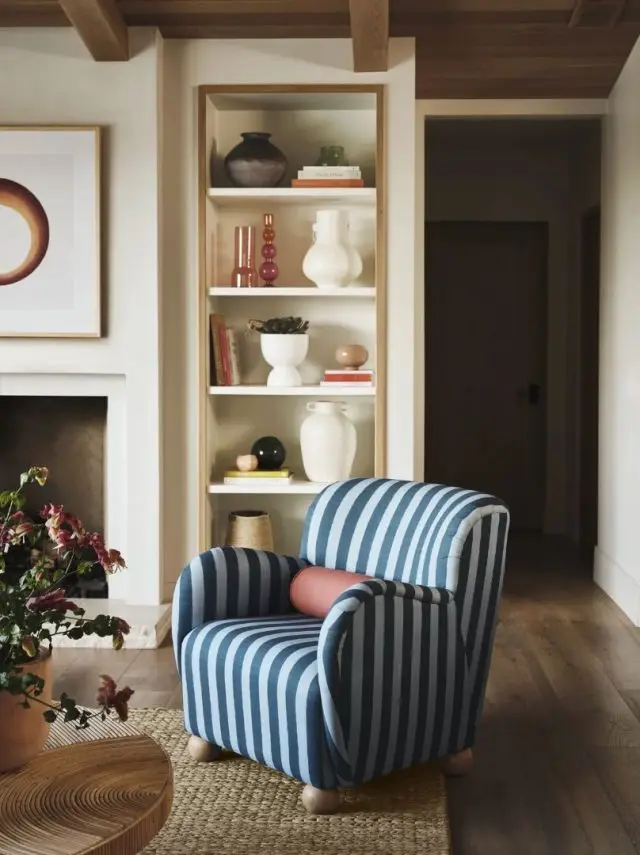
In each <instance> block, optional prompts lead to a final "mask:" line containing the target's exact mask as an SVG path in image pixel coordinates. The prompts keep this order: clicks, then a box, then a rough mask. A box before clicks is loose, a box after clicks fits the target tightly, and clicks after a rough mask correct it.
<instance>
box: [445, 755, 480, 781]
mask: <svg viewBox="0 0 640 855" xmlns="http://www.w3.org/2000/svg"><path fill="white" fill-rule="evenodd" d="M472 767H473V752H472V750H471V749H470V748H463V749H462V751H456V752H455V753H454V754H447V755H446V756H445V757H443V758H442V759H441V760H440V768H441V769H442V772H443V774H445V775H446V776H447V777H448V778H462V777H464V776H465V775H467V774H468V773H469V772H470V771H471V769H472Z"/></svg>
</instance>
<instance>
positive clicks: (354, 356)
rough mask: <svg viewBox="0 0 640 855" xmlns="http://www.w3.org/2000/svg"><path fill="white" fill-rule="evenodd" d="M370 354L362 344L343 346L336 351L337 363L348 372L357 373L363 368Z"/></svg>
mask: <svg viewBox="0 0 640 855" xmlns="http://www.w3.org/2000/svg"><path fill="white" fill-rule="evenodd" d="M368 358H369V352H368V351H367V349H366V347H363V346H362V345H361V344H341V345H340V346H339V347H338V349H337V350H336V362H337V363H338V365H340V366H341V367H342V368H344V369H346V370H348V371H357V370H358V369H360V368H362V366H363V365H364V364H365V362H366V361H367V359H368Z"/></svg>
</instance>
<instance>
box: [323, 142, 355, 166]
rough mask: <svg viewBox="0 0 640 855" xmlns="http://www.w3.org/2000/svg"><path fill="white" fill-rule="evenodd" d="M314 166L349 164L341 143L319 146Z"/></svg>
mask: <svg viewBox="0 0 640 855" xmlns="http://www.w3.org/2000/svg"><path fill="white" fill-rule="evenodd" d="M316 166H349V161H348V160H347V156H346V154H345V153H344V146H342V145H323V146H320V152H319V154H318V159H317V160H316Z"/></svg>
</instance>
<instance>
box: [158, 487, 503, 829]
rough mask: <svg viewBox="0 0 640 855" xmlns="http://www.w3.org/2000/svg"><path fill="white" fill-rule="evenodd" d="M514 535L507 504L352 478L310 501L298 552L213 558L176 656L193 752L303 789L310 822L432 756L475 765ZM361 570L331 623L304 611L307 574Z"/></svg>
mask: <svg viewBox="0 0 640 855" xmlns="http://www.w3.org/2000/svg"><path fill="white" fill-rule="evenodd" d="M508 526H509V514H508V512H507V509H506V508H505V507H504V505H503V504H501V503H500V502H499V501H498V500H497V499H495V498H493V497H492V496H488V495H485V494H482V493H476V492H472V491H469V490H461V489H458V488H454V487H442V486H437V485H429V484H419V483H413V482H410V481H398V480H392V479H386V478H355V479H351V480H349V481H344V482H339V483H336V484H332V485H330V486H329V487H327V488H325V489H324V490H323V491H322V492H321V493H320V494H319V495H318V497H317V498H316V499H315V501H314V502H313V504H312V505H311V507H310V509H309V511H308V513H307V517H306V521H305V525H304V532H303V535H302V543H301V546H300V557H298V558H291V557H284V556H280V555H277V554H275V553H272V552H262V551H258V550H253V549H235V548H231V547H216V548H215V549H211V550H209V551H208V552H204V553H203V554H202V555H200V556H199V557H198V558H195V559H194V560H193V561H192V562H191V564H189V565H188V566H187V567H185V569H184V570H183V571H182V573H181V575H180V578H179V580H178V585H177V587H176V591H175V595H174V604H173V645H174V649H175V655H176V661H177V663H178V668H179V671H180V674H181V678H182V693H183V702H184V717H185V727H186V729H187V731H188V732H189V733H190V734H192V736H191V739H190V741H189V750H190V753H191V754H192V756H193V757H194V758H195V759H198V760H212V759H215V758H216V757H217V756H218V755H219V753H220V747H223V748H227V749H230V750H231V751H234V752H236V753H238V754H241V755H244V756H246V757H250V758H252V759H254V760H257V761H258V762H260V763H264V764H265V765H267V766H270V767H272V768H273V769H278V770H280V771H282V772H284V773H285V774H287V775H291V776H293V777H294V778H297V779H298V780H300V781H302V782H304V783H305V784H306V785H307V786H306V787H305V788H304V791H303V803H304V804H305V806H306V807H307V809H308V810H310V811H312V812H317V813H320V812H329V811H331V810H335V809H336V808H337V807H338V804H339V798H338V795H337V788H338V787H352V786H355V785H358V784H360V783H362V782H364V781H368V780H370V779H372V778H376V777H378V776H381V775H385V774H387V773H389V772H392V771H394V770H396V769H402V768H405V767H408V766H412V765H414V764H417V763H423V762H425V761H427V760H432V759H435V758H440V759H442V761H443V768H444V770H445V772H449V773H451V774H455V773H461V772H463V771H465V769H466V767H467V766H468V765H469V764H470V760H471V751H470V749H471V746H472V745H473V743H474V739H475V733H476V726H477V724H478V719H479V717H480V713H481V709H482V703H483V696H484V689H485V684H486V680H487V674H488V670H489V662H490V657H491V648H492V642H493V634H494V629H495V624H496V614H497V607H498V600H499V597H500V592H501V588H502V580H503V575H504V560H505V550H506V543H507V532H508ZM310 564H312V565H320V566H323V567H327V568H331V569H341V570H348V571H351V572H353V574H354V580H353V586H352V587H351V588H349V589H348V590H347V591H346V592H345V593H343V594H342V595H340V596H339V597H338V599H337V600H336V601H335V603H334V604H333V606H332V607H331V609H330V611H329V614H328V615H327V617H326V618H325V619H324V620H319V619H316V618H310V617H305V616H304V615H301V614H299V613H296V612H294V610H293V608H292V606H291V604H290V601H289V586H290V582H291V580H292V578H293V576H294V575H295V574H296V573H297V572H298V570H300V569H301V568H303V567H305V566H307V565H310Z"/></svg>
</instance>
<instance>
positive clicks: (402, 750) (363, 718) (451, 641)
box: [318, 578, 468, 786]
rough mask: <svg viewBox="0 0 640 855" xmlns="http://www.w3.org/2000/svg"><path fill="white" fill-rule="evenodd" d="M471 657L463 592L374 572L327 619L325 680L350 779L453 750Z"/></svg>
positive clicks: (332, 742)
mask: <svg viewBox="0 0 640 855" xmlns="http://www.w3.org/2000/svg"><path fill="white" fill-rule="evenodd" d="M467 674H468V669H467V662H466V655H465V649H464V644H463V642H462V637H461V635H460V628H459V621H458V616H457V606H456V601H455V596H454V594H453V593H452V592H451V591H449V590H447V589H445V588H430V587H425V586H422V585H410V584H403V583H398V582H388V581H385V580H382V579H374V578H365V579H361V581H359V582H358V583H357V584H354V585H353V586H352V587H351V588H349V589H348V590H347V591H345V592H344V593H343V594H342V595H341V596H340V597H339V598H338V599H337V600H336V602H335V603H334V605H333V606H332V608H331V610H330V612H329V614H328V615H327V617H326V618H325V621H324V624H323V627H322V631H321V633H320V639H319V645H318V681H319V687H320V696H321V702H322V711H323V717H324V720H325V729H326V734H327V742H328V745H329V751H330V754H331V758H332V762H333V764H334V767H335V769H336V772H337V775H338V777H339V779H340V782H341V784H342V785H343V786H349V785H355V784H358V783H361V782H362V781H367V780H370V779H371V778H374V777H377V776H379V775H383V774H387V773H388V772H391V771H393V770H394V769H400V768H403V767H406V766H409V765H411V764H413V763H418V762H423V761H425V760H427V759H429V758H431V757H437V756H441V755H443V754H446V753H448V752H449V751H451V750H453V749H452V745H454V744H457V742H458V741H459V739H460V738H461V737H460V734H461V733H463V732H464V731H465V729H464V728H462V727H461V718H462V717H463V715H464V712H463V709H464V707H465V706H466V703H465V695H466V688H467Z"/></svg>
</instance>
